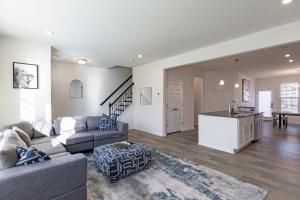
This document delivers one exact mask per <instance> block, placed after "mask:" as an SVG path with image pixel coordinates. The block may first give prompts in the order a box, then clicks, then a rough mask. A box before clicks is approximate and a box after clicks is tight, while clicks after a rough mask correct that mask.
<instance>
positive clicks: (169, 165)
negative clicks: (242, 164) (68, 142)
mask: <svg viewBox="0 0 300 200" xmlns="http://www.w3.org/2000/svg"><path fill="white" fill-rule="evenodd" d="M150 150H151V159H152V164H151V166H150V168H149V169H147V170H144V171H141V172H139V173H136V174H133V175H132V176H130V177H127V178H124V179H121V180H119V181H117V182H115V183H113V185H112V184H110V183H109V182H108V181H107V180H106V178H105V177H104V176H103V175H102V174H101V173H98V171H97V165H96V164H95V163H94V157H93V156H92V155H91V154H86V155H87V158H88V181H87V186H88V197H91V199H134V200H137V199H157V200H162V199H243V200H250V199H251V200H264V199H266V197H267V194H268V191H267V190H265V189H263V188H261V187H258V186H255V185H252V184H249V183H245V182H241V181H239V180H238V179H236V178H234V177H231V176H229V175H226V174H224V173H221V172H218V171H216V170H213V169H210V168H208V167H205V166H202V165H198V164H195V163H193V162H191V161H188V160H185V159H182V158H179V157H177V156H174V155H172V154H169V153H166V152H162V151H160V150H159V149H155V148H153V149H150Z"/></svg>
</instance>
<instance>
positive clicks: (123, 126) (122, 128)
mask: <svg viewBox="0 0 300 200" xmlns="http://www.w3.org/2000/svg"><path fill="white" fill-rule="evenodd" d="M117 128H118V131H120V132H122V135H123V136H128V124H127V123H124V122H120V121H117Z"/></svg>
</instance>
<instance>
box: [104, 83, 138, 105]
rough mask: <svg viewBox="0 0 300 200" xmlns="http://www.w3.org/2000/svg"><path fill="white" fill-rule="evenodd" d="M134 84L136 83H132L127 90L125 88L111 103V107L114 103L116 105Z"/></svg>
mask: <svg viewBox="0 0 300 200" xmlns="http://www.w3.org/2000/svg"><path fill="white" fill-rule="evenodd" d="M133 85H134V83H131V84H130V85H129V86H128V87H127V88H126V90H124V92H122V93H121V94H120V95H119V96H118V97H117V98H116V99H115V100H114V101H113V102H112V103H109V107H111V106H112V105H114V104H115V103H116V102H117V101H118V100H119V99H120V98H121V97H122V96H123V95H124V94H125V93H126V92H127V91H128V90H129V89H130V88H131V87H132V86H133Z"/></svg>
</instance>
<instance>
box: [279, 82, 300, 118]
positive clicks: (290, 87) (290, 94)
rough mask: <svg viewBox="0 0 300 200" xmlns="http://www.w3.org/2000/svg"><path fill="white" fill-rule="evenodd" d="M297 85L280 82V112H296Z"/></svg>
mask: <svg viewBox="0 0 300 200" xmlns="http://www.w3.org/2000/svg"><path fill="white" fill-rule="evenodd" d="M298 100H299V87H298V83H282V84H280V102H281V111H282V112H293V113H296V112H298Z"/></svg>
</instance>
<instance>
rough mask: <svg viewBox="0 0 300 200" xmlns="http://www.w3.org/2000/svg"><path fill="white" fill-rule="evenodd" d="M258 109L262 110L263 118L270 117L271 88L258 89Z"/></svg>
mask: <svg viewBox="0 0 300 200" xmlns="http://www.w3.org/2000/svg"><path fill="white" fill-rule="evenodd" d="M258 111H259V112H263V116H264V119H270V118H271V117H272V111H273V94H272V90H259V91H258Z"/></svg>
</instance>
